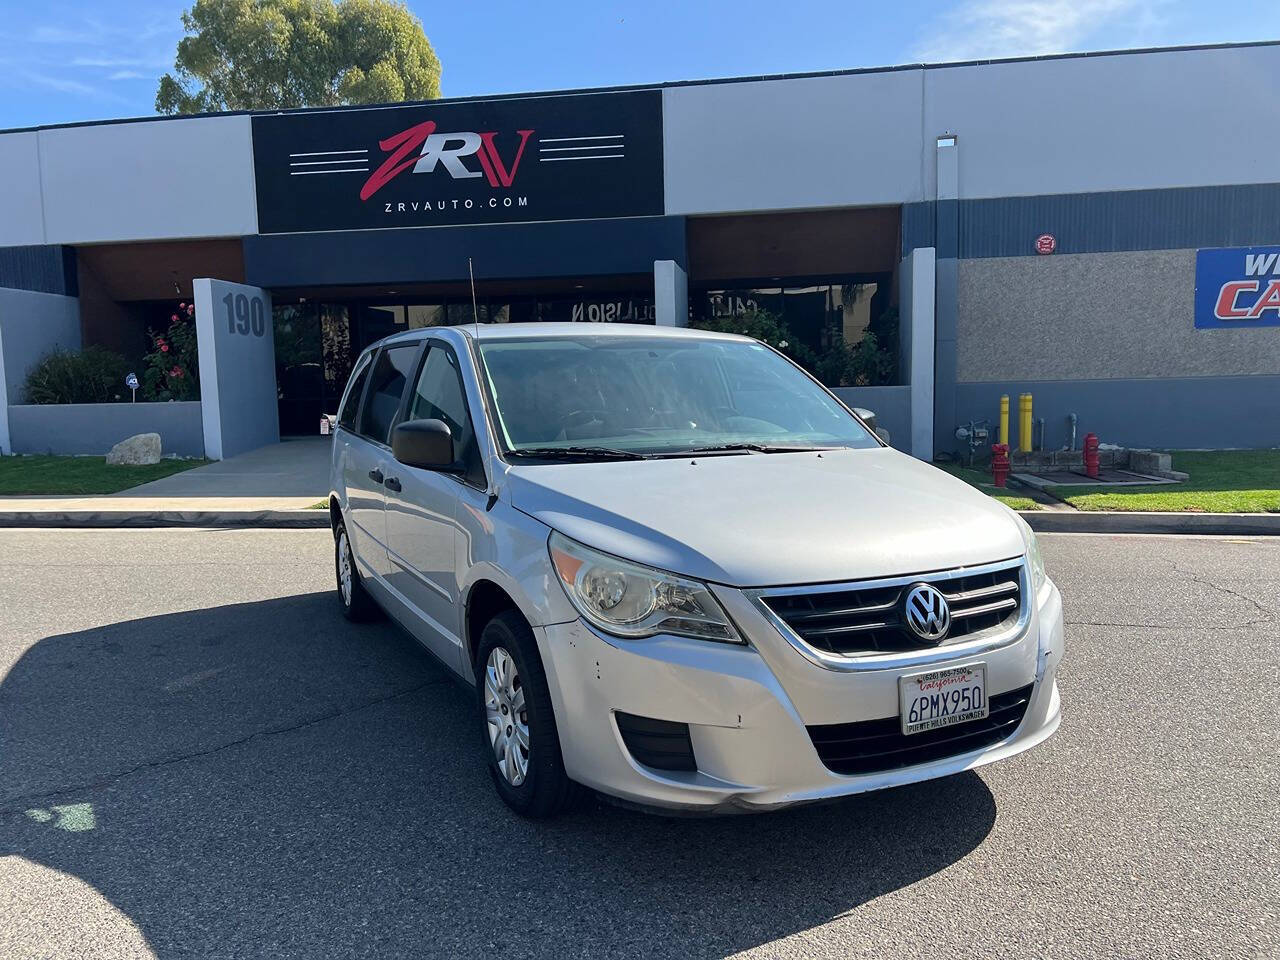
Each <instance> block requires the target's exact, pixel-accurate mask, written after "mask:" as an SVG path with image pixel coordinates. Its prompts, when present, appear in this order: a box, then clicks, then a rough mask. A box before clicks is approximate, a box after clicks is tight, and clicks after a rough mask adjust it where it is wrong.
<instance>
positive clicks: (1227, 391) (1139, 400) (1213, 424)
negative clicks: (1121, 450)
mask: <svg viewBox="0 0 1280 960" xmlns="http://www.w3.org/2000/svg"><path fill="white" fill-rule="evenodd" d="M1023 392H1029V393H1030V394H1031V395H1032V403H1033V414H1034V416H1035V417H1036V418H1041V417H1043V418H1044V421H1045V446H1046V448H1047V449H1057V448H1062V447H1064V446H1065V445H1066V443H1067V437H1068V433H1069V428H1068V423H1067V417H1068V415H1070V414H1072V413H1075V414H1077V415H1078V416H1079V418H1080V426H1079V433H1078V436H1077V440H1076V449H1079V448H1080V443H1081V442H1082V441H1083V440H1084V435H1085V434H1086V433H1089V432H1093V433H1096V434H1097V435H1098V437H1099V439H1101V440H1102V441H1103V442H1104V443H1118V444H1121V445H1123V446H1130V447H1153V448H1156V449H1165V450H1177V449H1205V448H1208V449H1212V448H1223V447H1241V448H1270V447H1280V416H1276V397H1278V396H1280V375H1277V376H1269V377H1205V378H1199V379H1190V378H1177V379H1174V378H1170V379H1164V380H1093V381H1076V382H1068V381H1061V380H1058V381H1051V382H1045V381H1038V382H1033V381H1028V380H1015V381H1010V382H1007V383H962V384H959V385H958V386H957V387H956V418H957V420H959V421H964V420H969V419H970V418H979V417H986V418H988V419H989V420H991V422H992V424H993V425H994V424H995V423H996V422H997V417H998V416H999V413H1000V395H1001V394H1002V393H1007V394H1008V395H1009V401H1010V406H1011V407H1012V412H1011V414H1010V420H1011V422H1010V432H1011V439H1015V442H1016V436H1017V432H1018V426H1017V409H1018V402H1017V397H1018V394H1019V393H1023ZM950 443H951V444H952V445H953V446H954V444H955V440H954V439H952V440H951V441H950ZM946 446H947V445H946V444H945V443H944V444H943V447H944V448H946Z"/></svg>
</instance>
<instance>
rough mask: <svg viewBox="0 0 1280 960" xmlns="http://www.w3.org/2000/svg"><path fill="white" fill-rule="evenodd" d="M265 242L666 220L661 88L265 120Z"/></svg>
mask: <svg viewBox="0 0 1280 960" xmlns="http://www.w3.org/2000/svg"><path fill="white" fill-rule="evenodd" d="M252 129H253V166H254V180H255V185H256V187H257V200H258V230H259V232H260V233H305V232H311V231H332V230H368V229H378V228H384V227H439V226H453V225H462V224H483V223H531V222H536V221H547V220H591V219H611V218H621V217H644V216H661V215H662V213H663V212H664V206H665V205H664V202H663V190H662V96H661V94H660V92H659V91H657V90H628V91H618V92H615V93H608V94H575V95H572V96H555V97H505V98H501V99H498V100H467V101H458V102H448V101H432V102H430V103H421V104H410V105H406V106H395V107H368V108H358V109H343V110H301V111H297V112H291V113H273V114H262V115H257V116H254V117H253V121H252Z"/></svg>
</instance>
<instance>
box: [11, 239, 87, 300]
mask: <svg viewBox="0 0 1280 960" xmlns="http://www.w3.org/2000/svg"><path fill="white" fill-rule="evenodd" d="M78 286H79V281H78V279H77V276H76V251H75V248H74V247H54V246H32V247H0V287H10V288H12V289H14V290H34V291H36V292H38V293H56V294H60V295H62V296H67V297H74V296H78V295H79V291H78Z"/></svg>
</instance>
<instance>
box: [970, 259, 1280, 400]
mask: <svg viewBox="0 0 1280 960" xmlns="http://www.w3.org/2000/svg"><path fill="white" fill-rule="evenodd" d="M959 267H960V273H959V315H958V316H957V318H956V326H957V332H956V341H957V350H956V353H957V356H956V380H957V382H959V383H983V382H992V381H1001V380H1098V379H1125V378H1138V379H1145V378H1151V377H1222V376H1238V375H1242V374H1272V375H1275V374H1280V327H1259V328H1257V329H1254V330H1197V329H1196V328H1195V324H1194V320H1193V298H1194V292H1195V251H1194V250H1154V251H1138V252H1127V253H1086V254H1074V255H1063V254H1055V255H1053V256H1048V257H993V258H989V259H981V260H962V261H960V265H959Z"/></svg>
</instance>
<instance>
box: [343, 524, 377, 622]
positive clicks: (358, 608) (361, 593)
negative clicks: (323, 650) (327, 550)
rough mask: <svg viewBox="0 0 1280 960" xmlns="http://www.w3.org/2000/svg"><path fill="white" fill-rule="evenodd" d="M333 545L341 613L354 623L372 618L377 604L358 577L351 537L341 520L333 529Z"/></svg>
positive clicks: (358, 572)
mask: <svg viewBox="0 0 1280 960" xmlns="http://www.w3.org/2000/svg"><path fill="white" fill-rule="evenodd" d="M333 545H334V553H333V566H334V573H335V574H336V575H337V579H338V600H339V602H341V604H342V613H343V615H344V616H345V617H346V618H347V619H348V620H351V621H354V622H356V623H363V622H364V621H366V620H372V619H374V618H375V617H376V616H377V615H378V606H377V604H375V603H374V602H373V597H371V596H369V591H367V590H366V589H365V588H364V583H363V582H362V581H361V579H360V570H359V568H358V567H356V557H355V553H354V552H352V549H351V538H350V537H348V536H347V526H346V524H345V523H343V522H342V521H341V520H339V521H338V527H337V529H336V530H334V531H333Z"/></svg>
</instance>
